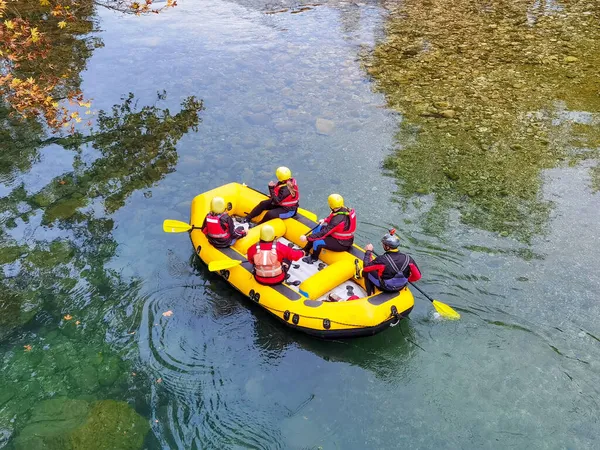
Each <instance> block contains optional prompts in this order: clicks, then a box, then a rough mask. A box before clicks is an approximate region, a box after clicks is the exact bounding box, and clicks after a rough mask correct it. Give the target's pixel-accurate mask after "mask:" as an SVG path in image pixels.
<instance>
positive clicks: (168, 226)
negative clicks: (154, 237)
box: [163, 219, 192, 233]
mask: <svg viewBox="0 0 600 450" xmlns="http://www.w3.org/2000/svg"><path fill="white" fill-rule="evenodd" d="M191 229H192V226H191V225H190V224H187V223H185V222H182V221H180V220H171V219H166V220H165V221H164V222H163V231H164V232H165V233H183V232H184V231H190V230H191Z"/></svg>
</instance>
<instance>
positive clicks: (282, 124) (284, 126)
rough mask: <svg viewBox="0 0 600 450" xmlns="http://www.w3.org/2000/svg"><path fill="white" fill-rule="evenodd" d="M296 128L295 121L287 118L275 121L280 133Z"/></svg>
mask: <svg viewBox="0 0 600 450" xmlns="http://www.w3.org/2000/svg"><path fill="white" fill-rule="evenodd" d="M294 128H296V125H295V124H294V122H289V121H287V120H282V121H279V122H276V123H275V129H276V130H277V131H279V132H280V133H285V132H289V131H294Z"/></svg>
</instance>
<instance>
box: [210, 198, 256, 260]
mask: <svg viewBox="0 0 600 450" xmlns="http://www.w3.org/2000/svg"><path fill="white" fill-rule="evenodd" d="M225 209H226V208H225V200H223V198H222V197H214V198H213V199H212V200H211V201H210V212H209V213H208V214H207V215H206V217H205V218H204V222H203V223H202V232H203V233H204V234H205V235H206V237H207V238H208V242H210V243H211V244H212V245H213V247H216V248H226V247H229V246H230V245H233V244H234V243H235V241H237V240H238V239H239V238H241V237H244V236H246V231H244V229H243V228H242V227H240V228H239V229H236V228H235V225H234V223H233V219H232V218H231V216H230V215H229V214H227V211H226V210H225Z"/></svg>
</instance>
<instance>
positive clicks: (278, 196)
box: [244, 166, 300, 223]
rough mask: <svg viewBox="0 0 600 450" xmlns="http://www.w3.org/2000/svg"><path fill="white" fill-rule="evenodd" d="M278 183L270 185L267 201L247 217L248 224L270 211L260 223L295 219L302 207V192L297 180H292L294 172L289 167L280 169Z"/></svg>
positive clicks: (278, 169) (261, 203)
mask: <svg viewBox="0 0 600 450" xmlns="http://www.w3.org/2000/svg"><path fill="white" fill-rule="evenodd" d="M275 175H276V176H277V180H278V181H277V183H275V182H274V181H271V182H270V183H269V195H270V197H269V198H268V199H267V200H263V201H262V202H260V203H259V204H258V205H256V207H254V209H253V210H252V211H250V213H249V214H248V215H247V216H246V217H245V219H244V220H245V221H246V222H250V221H251V220H252V219H254V218H255V217H257V216H259V215H260V214H261V213H262V212H263V211H268V212H267V213H266V214H265V215H264V217H263V218H262V220H261V221H260V222H259V223H264V222H266V221H268V220H271V219H276V218H278V217H279V218H280V219H289V218H290V217H294V216H295V215H296V212H297V211H298V206H299V205H300V191H299V190H298V184H297V183H296V180H295V179H294V178H292V172H291V171H290V169H288V168H287V167H283V166H282V167H278V168H277V170H276V171H275Z"/></svg>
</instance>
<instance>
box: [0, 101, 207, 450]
mask: <svg viewBox="0 0 600 450" xmlns="http://www.w3.org/2000/svg"><path fill="white" fill-rule="evenodd" d="M161 97H164V94H161ZM201 110H202V103H201V102H200V101H198V100H196V99H195V98H193V97H190V98H187V99H186V100H185V101H184V102H183V103H182V107H181V110H180V111H179V112H177V113H176V114H171V113H170V111H169V110H168V109H163V108H160V106H158V105H154V106H143V107H141V108H138V107H137V105H136V102H135V99H134V97H133V95H131V94H130V95H129V96H128V97H125V98H124V99H123V102H122V103H121V104H118V105H115V106H114V107H113V109H112V111H111V112H110V113H105V112H102V111H101V112H100V114H99V118H98V128H97V130H96V131H95V132H94V133H93V134H91V135H89V136H83V135H79V134H77V135H74V136H70V137H68V138H50V139H46V140H44V139H45V135H44V133H43V131H42V129H41V127H40V126H39V125H38V124H37V123H35V122H32V121H29V122H31V123H23V122H16V121H12V120H11V119H10V118H5V120H4V122H5V124H7V125H8V126H10V127H12V128H10V127H8V126H7V128H6V129H5V130H6V133H9V134H10V135H12V136H14V137H17V138H23V139H21V140H20V141H11V143H9V144H5V142H4V141H3V145H7V152H6V153H3V154H2V155H1V158H2V166H1V167H2V172H3V173H2V174H3V176H4V178H3V181H4V182H5V186H6V187H7V188H8V189H9V194H8V195H6V196H4V197H3V198H2V199H1V200H0V214H1V217H2V222H1V223H2V227H1V228H0V243H1V245H2V256H1V257H0V264H1V265H2V269H3V270H2V272H1V273H0V291H1V292H2V293H1V294H0V344H2V345H3V347H4V348H3V350H4V351H3V352H2V359H1V360H0V361H1V362H2V367H3V371H6V373H10V376H9V377H3V379H2V380H1V381H0V392H12V391H18V392H19V394H18V395H16V396H15V395H10V396H3V397H2V398H0V400H2V401H1V402H0V406H2V409H1V410H0V429H2V430H3V433H5V432H6V436H9V437H10V436H11V435H13V433H14V434H16V435H17V438H16V441H15V442H16V444H15V445H16V446H17V448H31V446H32V445H34V443H33V442H32V441H30V440H29V439H30V436H31V435H32V434H31V433H33V434H34V435H35V436H41V437H39V440H40V442H47V440H46V439H51V437H48V436H47V434H46V431H44V430H42V429H37V428H35V426H36V425H34V424H29V423H28V422H27V421H24V420H22V419H21V417H22V414H24V413H27V412H28V411H30V408H33V411H34V412H33V414H34V416H35V415H43V414H45V412H44V410H38V409H35V408H37V406H36V405H38V404H39V402H40V401H41V400H43V399H47V398H50V397H55V396H67V397H69V398H75V397H77V396H80V395H88V396H91V397H87V399H88V400H89V399H106V398H111V399H123V398H124V395H125V393H127V392H129V393H130V394H129V395H131V396H132V397H129V398H136V399H137V400H135V401H134V403H136V402H137V401H138V400H141V399H144V400H145V395H144V394H141V395H138V393H136V392H135V386H136V384H137V383H136V379H135V378H134V376H135V375H134V376H132V375H131V373H133V372H134V371H132V370H131V366H130V363H129V362H124V360H123V359H122V358H123V356H125V355H126V354H127V352H128V349H129V348H130V347H131V346H132V345H133V344H134V335H135V330H136V329H137V327H138V325H139V322H140V320H141V319H140V316H141V306H142V303H141V302H137V301H136V299H138V298H139V297H140V281H139V280H137V279H127V278H124V277H122V276H121V274H120V273H119V272H118V271H115V270H111V269H110V268H109V261H111V259H112V258H113V257H114V256H115V254H116V249H117V242H116V241H115V239H114V237H113V232H114V229H115V222H114V220H113V219H111V218H109V217H106V215H107V214H108V213H114V212H115V211H116V210H118V209H119V208H120V207H121V206H122V205H123V204H124V202H125V200H126V199H127V198H128V197H129V196H130V195H131V194H132V193H133V192H134V191H136V190H139V189H144V188H147V187H150V186H152V185H153V184H154V183H155V182H157V181H158V180H160V179H162V178H163V177H164V176H165V175H166V174H167V173H169V172H170V171H172V170H173V167H174V166H175V164H176V162H177V151H176V144H177V142H178V141H179V140H180V139H181V137H182V136H183V135H184V134H185V133H186V132H187V131H188V130H190V129H196V127H197V126H198V124H199V123H200V118H199V116H198V113H199V112H200V111H201ZM48 143H52V144H57V143H58V144H61V145H62V147H63V149H64V150H63V151H66V150H68V151H71V152H74V153H75V155H76V156H75V159H74V163H73V166H72V167H71V168H70V170H69V171H67V172H64V173H61V174H60V175H58V176H54V177H51V181H50V182H49V183H47V184H46V185H45V186H43V187H42V188H41V189H40V188H38V187H37V186H35V184H34V185H28V184H26V183H25V181H24V179H23V178H22V177H21V176H22V174H21V172H26V171H28V170H30V169H31V168H32V167H33V166H35V164H37V160H38V155H39V152H40V151H41V150H42V149H44V147H45V146H46V145H48ZM52 150H53V151H55V152H59V151H60V150H58V147H57V146H54V147H52ZM30 184H31V183H30ZM107 323H108V324H110V328H109V329H108V330H106V324H107ZM9 338H10V339H11V341H10V343H9V342H8V339H9ZM113 345H117V347H118V351H117V352H115V349H114V348H113V347H112V346H113ZM9 350H10V351H9ZM22 382H26V383H25V385H26V387H27V388H26V389H16V388H15V384H19V385H20V383H22ZM69 402H70V400H69V399H66V400H64V402H63V401H62V400H61V401H60V402H58V403H53V404H52V405H53V406H52V408H59V409H60V410H61V411H62V408H64V409H65V410H67V409H69V405H70V403H69ZM140 403H141V404H144V403H143V401H141V402H140ZM42 405H47V404H46V403H43V404H42ZM94 405H95V406H94ZM40 408H45V406H40ZM90 408H91V409H89V411H91V412H89V414H92V416H91V417H93V414H94V411H97V409H94V408H102V410H103V411H104V413H105V414H108V415H110V414H113V413H115V414H116V413H117V411H119V410H122V409H123V408H126V411H125V413H126V414H131V417H132V420H133V421H134V422H137V423H141V424H145V421H144V420H143V419H141V418H140V419H137V418H136V417H138V416H137V415H136V413H134V412H133V410H131V411H130V410H129V409H127V408H129V407H125V406H123V405H122V404H119V403H98V404H96V403H94V404H90ZM107 408H108V409H107ZM83 410H85V414H87V411H88V408H87V407H86V408H83V409H82V411H83ZM122 412H123V411H122ZM57 414H58V415H59V416H60V414H59V413H57ZM82 414H84V413H83V412H82ZM15 415H17V417H19V422H18V426H19V428H17V429H14V428H13V427H14V425H13V422H14V421H11V420H10V419H11V418H13V417H14V416H15ZM79 419H81V421H82V422H84V421H85V416H83V417H81V418H79ZM79 419H78V420H79ZM56 420H57V421H60V419H56ZM90 420H91V419H90ZM140 421H141V422H140ZM115 423H117V422H115ZM65 426H66V425H65ZM23 427H25V428H23ZM28 427H29V428H28ZM32 427H33V428H32ZM57 427H59V428H60V427H62V425H57ZM144 427H145V425H143V426H141V428H140V431H139V433H140V435H141V437H143V435H144V434H145V431H144ZM71 432H72V431H71V430H70V428H69V427H66V429H65V431H64V433H71ZM89 432H92V433H93V432H95V431H94V430H91V431H89ZM112 432H113V430H110V433H112ZM138 437H139V436H138ZM141 437H139V438H140V439H141ZM36 439H37V438H36ZM136 439H137V438H136ZM125 441H126V439H125V440H124V441H123V446H126V445H128V444H127V443H126V442H125ZM36 442H37V441H36ZM0 444H2V441H0ZM35 445H37V444H35ZM40 445H41V444H40ZM44 445H45V444H44ZM44 448H46V447H44Z"/></svg>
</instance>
